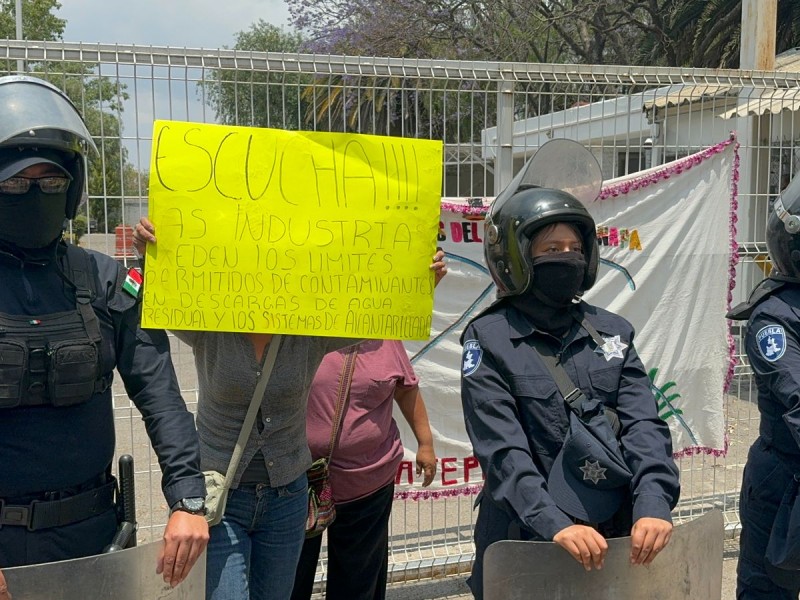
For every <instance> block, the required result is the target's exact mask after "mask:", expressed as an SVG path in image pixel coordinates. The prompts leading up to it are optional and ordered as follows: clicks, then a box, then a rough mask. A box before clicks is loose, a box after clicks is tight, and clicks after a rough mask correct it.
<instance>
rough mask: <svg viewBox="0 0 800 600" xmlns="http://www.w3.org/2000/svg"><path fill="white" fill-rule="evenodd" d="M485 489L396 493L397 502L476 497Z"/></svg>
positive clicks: (460, 488) (464, 487) (480, 487)
mask: <svg viewBox="0 0 800 600" xmlns="http://www.w3.org/2000/svg"><path fill="white" fill-rule="evenodd" d="M482 489H483V484H481V485H467V486H463V487H457V488H453V489H450V488H445V489H438V490H426V489H421V490H408V491H405V490H403V491H400V492H395V493H394V499H395V500H430V499H433V500H438V499H439V498H456V497H458V496H475V495H476V494H478V492H480V491H481V490H482Z"/></svg>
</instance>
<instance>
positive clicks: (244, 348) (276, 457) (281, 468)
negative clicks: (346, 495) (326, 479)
mask: <svg viewBox="0 0 800 600" xmlns="http://www.w3.org/2000/svg"><path fill="white" fill-rule="evenodd" d="M174 333H175V335H176V336H177V337H178V338H179V339H180V340H182V341H184V342H186V343H187V344H189V345H190V346H191V347H192V350H193V351H194V360H195V366H196V367H197V381H198V389H199V398H198V404H197V430H198V433H199V434H200V454H201V460H202V467H203V470H215V471H219V472H221V473H225V472H226V471H227V470H228V465H229V463H230V460H231V454H232V453H233V449H234V447H235V446H236V440H237V439H238V437H239V432H240V431H241V427H242V422H243V421H244V418H245V415H246V414H247V409H248V407H249V406H250V401H251V400H252V398H253V393H254V391H255V387H256V380H257V373H258V370H259V368H260V364H259V363H258V361H257V360H256V355H255V351H254V348H253V344H252V342H251V341H250V339H249V338H248V337H247V335H245V334H242V333H227V332H201V331H175V332H174ZM356 342H358V340H351V339H344V338H333V337H319V336H289V335H287V336H282V339H281V347H280V349H279V352H278V357H277V359H276V361H275V366H274V368H273V370H272V375H271V376H270V379H269V382H268V384H267V389H266V392H265V393H264V397H263V399H262V400H261V412H260V413H259V418H258V419H257V421H256V425H255V426H254V427H253V430H252V431H251V432H250V437H249V439H248V441H247V445H246V446H245V449H244V452H243V454H242V459H241V462H240V463H239V467H238V468H237V470H236V474H235V476H234V478H233V484H232V487H234V488H236V487H238V485H239V482H240V481H241V478H242V474H243V473H244V471H245V469H246V468H247V464H248V463H249V462H250V461H251V460H252V459H253V457H254V456H255V455H256V453H257V452H259V451H260V452H261V453H262V454H263V457H264V465H265V466H266V469H267V474H268V475H269V483H270V485H271V486H272V487H278V486H282V485H286V484H288V483H291V482H292V481H294V480H295V479H297V478H298V477H299V476H300V475H301V474H302V473H303V472H304V471H306V470H307V469H308V467H310V466H311V453H310V452H309V451H308V443H307V441H306V402H307V399H308V390H309V388H310V387H311V382H312V381H313V379H314V374H315V373H316V371H317V367H319V364H320V362H321V361H322V357H323V356H325V354H327V353H328V352H332V351H334V350H338V349H340V348H344V347H346V346H349V345H351V344H354V343H356ZM265 351H266V350H265Z"/></svg>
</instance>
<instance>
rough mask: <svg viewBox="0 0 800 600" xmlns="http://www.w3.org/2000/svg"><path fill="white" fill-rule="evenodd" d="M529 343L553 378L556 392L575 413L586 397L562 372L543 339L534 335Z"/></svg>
mask: <svg viewBox="0 0 800 600" xmlns="http://www.w3.org/2000/svg"><path fill="white" fill-rule="evenodd" d="M531 343H532V344H533V347H534V349H535V350H536V352H538V354H539V358H541V359H542V362H543V363H544V366H545V367H547V370H548V371H549V372H550V376H551V377H552V378H553V381H555V384H556V387H558V391H559V392H560V393H561V395H562V396H563V397H564V401H565V402H566V403H567V405H568V406H569V407H570V409H571V410H573V411H575V410H576V409H577V407H579V406H580V405H581V402H583V400H584V398H586V396H584V394H583V392H582V391H581V389H580V388H579V387H578V386H576V385H575V384H574V383H573V382H572V379H571V378H570V376H569V375H568V374H567V372H566V371H565V370H564V367H563V366H561V364H560V363H559V361H558V357H557V356H556V354H555V352H553V349H552V348H551V347H550V345H549V344H548V343H547V341H546V340H545V339H544V338H542V337H539V336H536V335H534V336H532V338H531Z"/></svg>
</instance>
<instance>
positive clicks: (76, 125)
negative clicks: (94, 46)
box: [0, 75, 97, 219]
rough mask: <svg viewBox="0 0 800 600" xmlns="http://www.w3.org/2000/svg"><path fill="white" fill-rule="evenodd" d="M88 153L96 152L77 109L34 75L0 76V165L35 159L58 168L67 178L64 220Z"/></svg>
mask: <svg viewBox="0 0 800 600" xmlns="http://www.w3.org/2000/svg"><path fill="white" fill-rule="evenodd" d="M90 149H93V150H94V151H95V152H97V147H96V146H95V144H94V142H93V141H92V136H91V134H90V133H89V130H88V129H87V128H86V124H85V123H84V122H83V119H82V118H81V115H80V113H79V112H78V109H77V108H75V105H74V104H73V103H72V101H71V100H70V99H69V98H68V97H67V96H66V95H65V94H64V93H63V92H62V91H61V90H59V89H58V88H57V87H55V86H54V85H52V84H50V83H48V82H46V81H44V80H42V79H38V78H35V77H28V76H23V75H10V76H6V77H0V162H2V164H0V167H2V166H6V169H7V170H8V169H11V168H17V169H18V171H19V170H22V169H24V168H26V167H28V166H30V165H33V164H36V162H37V159H45V160H46V161H51V162H54V163H56V164H58V165H59V166H61V167H62V168H63V169H64V170H66V171H67V172H68V173H69V175H70V176H71V177H72V181H71V183H70V186H69V188H68V190H67V204H66V210H65V212H66V214H65V215H64V216H65V217H66V218H68V219H73V218H74V217H75V214H76V213H77V210H78V204H79V202H80V200H81V198H82V196H83V191H84V185H85V182H86V156H87V154H88V152H89V150H90ZM18 171H17V172H18Z"/></svg>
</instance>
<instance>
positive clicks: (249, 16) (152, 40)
mask: <svg viewBox="0 0 800 600" xmlns="http://www.w3.org/2000/svg"><path fill="white" fill-rule="evenodd" d="M60 2H61V9H60V10H59V11H58V12H57V13H56V15H57V16H58V17H60V18H62V19H66V20H67V27H66V30H65V31H64V41H65V42H101V43H116V44H144V45H152V46H177V47H180V48H184V47H186V48H221V47H223V46H227V47H232V46H233V44H234V43H235V40H234V34H236V33H237V32H239V31H243V30H246V29H249V28H250V25H251V24H252V23H254V22H256V21H258V19H264V20H265V21H267V22H268V23H272V24H273V25H278V26H281V25H283V26H287V27H288V19H289V12H288V9H287V8H286V4H285V2H284V0H60Z"/></svg>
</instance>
